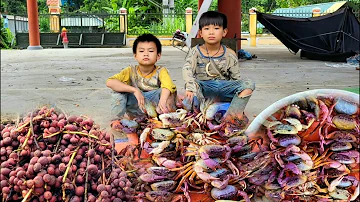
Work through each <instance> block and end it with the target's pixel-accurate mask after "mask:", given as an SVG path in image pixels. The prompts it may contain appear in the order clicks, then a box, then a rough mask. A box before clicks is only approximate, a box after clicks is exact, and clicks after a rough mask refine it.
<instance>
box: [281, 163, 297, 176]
mask: <svg viewBox="0 0 360 202" xmlns="http://www.w3.org/2000/svg"><path fill="white" fill-rule="evenodd" d="M284 169H288V170H290V171H291V172H293V173H294V174H296V175H300V174H301V171H300V170H299V168H298V167H297V166H296V165H295V163H293V162H289V163H287V164H286V165H285V168H284Z"/></svg>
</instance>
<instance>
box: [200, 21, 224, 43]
mask: <svg viewBox="0 0 360 202" xmlns="http://www.w3.org/2000/svg"><path fill="white" fill-rule="evenodd" d="M227 32H228V30H227V29H224V28H223V27H222V26H219V25H206V26H204V27H203V28H202V29H201V30H200V36H201V37H202V38H203V39H204V41H205V42H206V43H208V44H217V43H219V42H220V41H221V39H222V38H223V37H225V36H226V34H227Z"/></svg>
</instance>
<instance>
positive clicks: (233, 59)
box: [183, 11, 255, 128]
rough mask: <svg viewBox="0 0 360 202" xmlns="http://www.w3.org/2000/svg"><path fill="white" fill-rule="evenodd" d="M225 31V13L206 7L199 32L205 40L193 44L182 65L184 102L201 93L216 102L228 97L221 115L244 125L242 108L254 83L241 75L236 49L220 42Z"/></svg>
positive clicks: (226, 119)
mask: <svg viewBox="0 0 360 202" xmlns="http://www.w3.org/2000/svg"><path fill="white" fill-rule="evenodd" d="M227 32H228V30H227V18H226V16H225V15H224V14H222V13H219V12H216V11H208V12H205V13H204V14H202V15H201V17H200V20H199V33H200V36H201V37H202V38H203V39H204V41H205V44H203V45H197V46H195V47H193V48H192V49H191V50H190V54H189V55H188V57H187V58H186V62H185V64H184V67H183V78H184V80H185V91H186V92H185V94H186V97H185V99H184V100H183V103H184V106H185V105H188V106H189V103H193V100H194V101H195V100H197V99H194V98H198V99H202V98H204V97H205V98H214V99H215V100H216V101H219V102H230V101H231V104H230V107H229V108H228V110H227V112H226V113H225V115H224V118H225V121H226V122H230V123H233V124H234V123H235V126H238V127H239V128H243V127H244V126H245V125H246V124H247V122H248V120H247V117H246V116H245V114H244V109H245V106H246V104H247V103H248V101H249V99H250V96H251V94H252V92H253V90H254V89H255V83H254V82H253V81H251V80H250V79H242V78H240V68H239V63H238V58H237V55H236V53H235V52H234V51H233V50H231V49H230V48H228V47H226V46H225V45H222V44H221V43H220V41H221V39H222V38H223V37H225V36H226V34H227ZM190 106H191V104H190ZM236 123H237V124H236Z"/></svg>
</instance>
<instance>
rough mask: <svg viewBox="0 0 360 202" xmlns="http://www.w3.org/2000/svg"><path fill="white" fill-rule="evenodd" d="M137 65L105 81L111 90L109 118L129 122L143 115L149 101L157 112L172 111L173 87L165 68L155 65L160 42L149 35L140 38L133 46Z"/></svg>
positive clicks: (173, 104) (174, 90)
mask: <svg viewBox="0 0 360 202" xmlns="http://www.w3.org/2000/svg"><path fill="white" fill-rule="evenodd" d="M133 53H134V57H135V60H136V61H137V62H138V65H136V66H129V67H126V68H125V69H123V70H122V71H121V72H120V73H118V74H115V75H113V76H111V77H110V78H108V79H107V81H106V86H107V87H109V88H111V89H112V90H113V93H112V110H111V112H112V116H113V119H116V118H122V117H123V116H124V114H125V112H126V113H127V115H128V117H129V118H130V119H133V118H135V117H137V116H143V115H144V111H145V110H144V104H145V102H146V101H150V102H152V103H153V104H154V106H157V108H156V110H157V112H158V113H168V112H170V111H175V110H176V107H175V93H176V86H175V84H174V83H173V81H172V79H171V78H170V75H169V73H168V70H167V69H166V68H165V67H161V66H156V65H155V63H156V62H157V61H158V60H159V59H160V57H161V43H160V41H159V39H157V38H156V37H155V36H154V35H152V34H143V35H141V36H139V37H138V38H137V39H136V40H135V42H134V45H133Z"/></svg>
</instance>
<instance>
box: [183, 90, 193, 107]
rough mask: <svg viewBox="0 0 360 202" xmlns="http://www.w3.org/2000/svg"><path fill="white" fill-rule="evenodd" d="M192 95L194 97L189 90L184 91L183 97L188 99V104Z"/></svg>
mask: <svg viewBox="0 0 360 202" xmlns="http://www.w3.org/2000/svg"><path fill="white" fill-rule="evenodd" d="M193 97H194V93H193V92H191V91H186V92H185V99H188V100H189V101H190V103H189V104H192V101H193Z"/></svg>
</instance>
